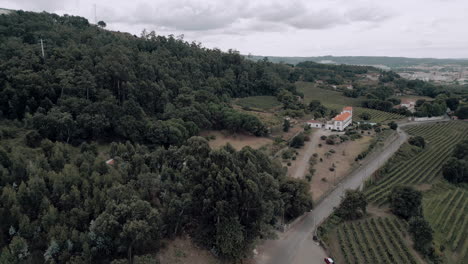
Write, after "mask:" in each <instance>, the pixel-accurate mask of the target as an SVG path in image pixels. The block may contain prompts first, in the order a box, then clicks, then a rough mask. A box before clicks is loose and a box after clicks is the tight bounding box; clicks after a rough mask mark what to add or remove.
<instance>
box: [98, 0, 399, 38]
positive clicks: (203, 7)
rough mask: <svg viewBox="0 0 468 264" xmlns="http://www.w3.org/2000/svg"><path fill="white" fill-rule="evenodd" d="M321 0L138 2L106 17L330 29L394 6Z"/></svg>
mask: <svg viewBox="0 0 468 264" xmlns="http://www.w3.org/2000/svg"><path fill="white" fill-rule="evenodd" d="M314 2H315V1H314ZM318 2H319V3H317V2H315V3H309V2H308V1H305V0H293V1H278V0H275V1H248V0H237V1H236V0H232V1H209V0H205V1H202V0H172V1H170V2H169V1H162V0H159V1H151V2H144V3H141V2H140V3H136V4H133V5H132V6H129V7H128V8H125V9H124V10H122V9H120V14H119V15H115V14H113V13H112V12H108V13H107V12H106V14H104V16H105V17H104V19H105V20H106V21H107V22H111V23H112V22H116V23H117V22H118V23H127V24H130V25H152V26H153V27H154V28H156V29H158V30H180V31H216V30H218V31H222V32H233V33H236V32H237V30H244V31H248V32H252V31H259V32H265V31H271V32H277V31H285V30H288V29H325V28H331V27H335V26H338V25H346V24H353V23H358V22H363V21H367V22H370V23H378V22H380V21H383V20H385V19H388V18H390V17H391V14H390V13H389V12H387V11H386V10H384V9H383V8H380V7H378V6H375V5H365V6H362V7H357V8H356V7H355V5H349V4H348V5H344V4H343V3H345V2H342V3H340V5H339V8H338V7H330V4H327V1H318ZM332 2H333V1H332ZM320 3H321V4H320ZM328 3H329V2H328ZM337 5H338V3H337Z"/></svg>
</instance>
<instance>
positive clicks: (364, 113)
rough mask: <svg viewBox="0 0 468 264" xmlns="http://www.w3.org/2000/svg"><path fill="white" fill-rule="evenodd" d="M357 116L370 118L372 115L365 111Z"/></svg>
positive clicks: (363, 118)
mask: <svg viewBox="0 0 468 264" xmlns="http://www.w3.org/2000/svg"><path fill="white" fill-rule="evenodd" d="M359 117H360V118H361V119H362V120H370V119H371V118H372V117H371V115H370V114H369V113H367V112H363V113H361V114H360V115H359Z"/></svg>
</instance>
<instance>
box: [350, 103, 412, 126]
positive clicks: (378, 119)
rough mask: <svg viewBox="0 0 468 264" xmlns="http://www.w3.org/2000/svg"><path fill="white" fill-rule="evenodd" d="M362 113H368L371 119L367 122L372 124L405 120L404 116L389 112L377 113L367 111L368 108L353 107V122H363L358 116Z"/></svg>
mask: <svg viewBox="0 0 468 264" xmlns="http://www.w3.org/2000/svg"><path fill="white" fill-rule="evenodd" d="M362 113H369V114H370V116H371V119H370V120H368V121H369V122H373V123H383V122H386V121H390V120H398V119H403V118H405V116H403V115H399V114H395V113H389V112H384V111H379V110H374V109H369V108H362V107H353V121H363V120H362V119H361V118H360V117H359V115H360V114H362Z"/></svg>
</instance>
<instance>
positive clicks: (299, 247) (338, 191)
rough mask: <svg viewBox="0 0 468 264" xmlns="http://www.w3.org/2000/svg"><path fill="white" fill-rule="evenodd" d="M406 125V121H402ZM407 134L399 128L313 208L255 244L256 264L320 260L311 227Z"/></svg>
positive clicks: (320, 262)
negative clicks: (276, 234) (271, 237)
mask: <svg viewBox="0 0 468 264" xmlns="http://www.w3.org/2000/svg"><path fill="white" fill-rule="evenodd" d="M406 125H409V124H405V126H406ZM407 138H408V135H407V134H406V133H405V132H404V131H403V130H400V129H399V128H398V129H397V131H396V134H395V135H394V136H392V137H391V138H390V140H387V142H386V143H385V145H384V146H383V150H382V151H380V152H379V153H375V154H373V155H372V156H371V157H369V158H368V159H367V160H366V161H365V163H364V164H362V165H361V166H360V167H359V168H358V169H356V170H355V171H353V172H352V173H351V174H350V175H348V176H347V177H346V178H344V179H343V180H342V181H341V182H340V183H339V184H338V186H337V187H336V188H335V189H334V190H333V191H331V192H330V193H329V194H328V195H327V196H326V197H325V198H324V199H322V200H321V201H320V202H319V203H318V204H317V205H316V206H315V208H314V209H313V211H312V212H309V213H306V215H304V216H303V219H302V220H301V221H299V222H298V223H296V224H295V225H294V226H293V227H292V228H290V229H289V230H288V231H287V232H285V233H284V234H281V237H280V238H279V239H276V240H267V241H265V242H264V243H263V244H262V245H260V246H259V247H258V251H259V254H258V255H257V256H256V257H255V261H256V263H257V264H289V263H292V264H315V263H316V264H323V258H324V257H325V256H326V254H325V252H324V250H323V249H322V248H321V247H320V246H319V245H318V244H316V243H315V242H314V241H313V240H312V231H313V230H315V229H316V228H317V227H318V226H319V224H320V223H321V222H322V221H323V220H325V219H326V218H327V217H328V216H329V215H330V214H331V213H332V212H333V210H334V208H336V207H337V206H338V205H339V204H340V201H341V197H342V196H343V195H344V192H345V190H346V189H358V188H360V187H362V185H363V183H364V181H365V180H366V179H368V178H369V177H370V176H371V175H372V174H373V173H374V172H375V171H376V170H377V169H378V168H380V167H381V166H382V165H383V164H385V162H386V161H387V160H388V159H389V158H390V157H391V156H392V155H393V154H394V153H395V152H396V151H397V150H398V148H399V147H400V146H401V144H403V143H404V142H405V141H406V140H407Z"/></svg>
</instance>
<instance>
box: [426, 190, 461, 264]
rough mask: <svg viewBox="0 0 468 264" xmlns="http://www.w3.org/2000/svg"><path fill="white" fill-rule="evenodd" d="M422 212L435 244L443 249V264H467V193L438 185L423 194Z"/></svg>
mask: <svg viewBox="0 0 468 264" xmlns="http://www.w3.org/2000/svg"><path fill="white" fill-rule="evenodd" d="M423 209H424V217H425V218H426V219H427V220H428V221H429V223H430V224H431V226H432V228H433V229H434V231H435V233H434V238H435V241H436V245H439V248H440V246H441V245H443V247H445V250H444V255H445V258H446V261H445V262H446V263H460V264H461V263H468V239H467V236H468V191H467V190H466V189H464V188H460V187H455V186H453V185H451V184H448V183H446V182H441V183H438V184H437V185H435V186H433V187H432V188H431V190H430V191H428V192H426V193H424V196H423Z"/></svg>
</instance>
